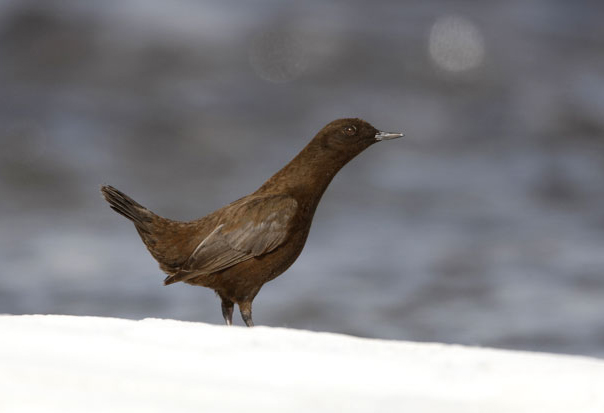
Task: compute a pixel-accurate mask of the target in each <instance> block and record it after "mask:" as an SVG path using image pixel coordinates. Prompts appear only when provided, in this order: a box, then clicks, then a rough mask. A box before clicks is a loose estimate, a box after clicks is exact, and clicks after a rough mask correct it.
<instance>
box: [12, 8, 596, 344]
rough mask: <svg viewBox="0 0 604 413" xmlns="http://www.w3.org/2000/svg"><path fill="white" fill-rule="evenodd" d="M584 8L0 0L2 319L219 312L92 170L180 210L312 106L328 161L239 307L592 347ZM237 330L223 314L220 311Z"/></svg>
mask: <svg viewBox="0 0 604 413" xmlns="http://www.w3.org/2000/svg"><path fill="white" fill-rule="evenodd" d="M603 18H604V3H602V2H596V1H593V2H589V1H578V2H563V1H536V2H524V1H493V2H483V3H476V2H465V1H444V0H442V1H433V2H429V3H425V2H424V3H421V4H420V3H419V2H378V3H375V2H337V1H334V2H297V3H294V2H281V1H272V2H271V1H266V2H249V3H244V4H242V3H240V2H239V3H232V4H231V3H229V2H219V1H201V2H198V1H192V0H190V1H188V0H179V1H164V2H160V1H151V2H150V1H136V0H127V1H124V0H121V1H117V0H114V1H103V2H92V1H88V2H82V1H37V2H36V1H24V0H14V1H1V2H0V139H1V140H0V193H1V194H2V195H1V200H0V260H1V263H2V266H1V268H0V277H1V284H0V312H2V313H13V314H22V313H60V314H90V315H102V316H117V317H126V318H143V317H161V318H178V319H183V320H195V321H204V322H211V323H221V322H222V317H221V315H220V309H219V301H218V299H217V298H216V297H214V294H213V292H212V291H209V290H206V289H203V288H193V287H190V286H185V285H175V286H171V287H169V288H168V287H163V286H162V284H161V280H162V279H163V274H162V273H160V271H159V269H158V268H157V266H156V264H155V262H154V261H153V260H152V259H151V257H150V256H149V255H148V253H147V252H146V250H145V249H144V248H143V246H142V243H141V242H140V241H139V239H138V237H137V235H136V233H135V231H134V230H133V228H132V227H131V225H129V224H128V223H127V222H126V221H124V220H123V219H122V218H121V217H120V216H118V215H116V214H114V213H113V212H112V211H111V210H110V209H109V208H108V207H107V205H106V204H105V203H104V202H103V201H102V200H101V198H100V196H99V194H98V188H99V185H100V184H102V183H110V184H112V185H114V186H117V187H118V188H120V189H122V190H123V191H125V192H127V193H129V194H130V195H132V196H133V197H134V198H135V199H137V200H138V201H139V202H141V203H143V204H144V205H146V206H148V207H150V208H152V209H153V210H155V211H156V212H157V213H160V214H162V215H165V216H168V217H171V218H174V219H192V218H197V217H199V216H202V215H204V214H206V213H208V212H211V211H212V210H214V209H215V208H217V207H219V206H221V205H223V204H225V203H227V202H230V201H232V200H234V199H236V198H238V197H240V196H242V195H244V194H246V193H248V192H251V191H253V190H255V189H256V187H257V186H259V185H260V184H261V183H262V182H263V181H264V180H265V179H266V178H267V177H268V176H270V175H271V174H272V173H273V172H275V171H276V170H277V169H278V168H280V167H281V166H282V165H283V164H284V163H286V162H287V161H288V160H289V159H290V158H291V157H293V156H294V155H295V154H296V153H297V151H298V150H300V149H301V148H302V147H303V146H304V145H305V143H306V142H307V141H308V140H309V139H310V138H311V137H312V136H313V134H314V133H316V131H318V130H319V129H320V128H321V127H322V126H323V125H324V124H326V123H327V122H329V121H330V120H332V119H334V118H337V117H342V116H359V117H362V118H364V119H366V120H368V121H370V122H371V123H373V124H374V125H375V126H377V127H378V128H382V129H384V130H391V131H399V130H402V131H404V132H405V133H406V134H407V136H408V137H407V138H406V140H404V141H403V140H398V141H393V142H387V143H382V144H379V145H375V146H374V147H372V148H370V149H369V150H368V151H367V152H366V153H364V154H362V155H361V156H360V157H359V158H358V159H355V160H354V161H353V162H352V163H351V164H350V165H348V166H347V167H346V168H344V170H343V171H342V172H341V173H340V174H339V175H338V176H337V177H336V179H335V180H334V182H333V183H332V185H331V187H330V189H329V190H328V191H327V193H326V195H325V197H324V199H323V201H322V203H321V205H320V206H319V209H318V211H317V215H316V218H315V222H314V224H313V228H312V230H311V234H310V237H309V240H308V244H307V247H306V249H305V251H304V252H303V253H302V255H301V257H300V258H299V260H298V261H297V262H296V264H294V266H293V267H292V268H291V269H290V270H289V271H288V272H287V273H286V274H284V275H283V276H281V277H280V278H278V279H276V280H275V281H273V282H271V283H269V284H267V285H266V286H265V287H264V288H263V290H262V291H261V292H260V294H259V296H258V297H257V299H256V302H255V307H254V318H255V321H256V322H257V324H265V325H271V326H289V327H293V328H306V329H312V330H325V331H334V332H343V333H350V334H355V335H360V336H367V337H380V338H393V339H406V340H422V341H443V342H448V343H465V344H478V345H485V346H497V347H504V348H515V349H529V350H541V351H553V352H564V353H578V354H588V355H596V356H604V317H603V314H604V139H603V135H604V53H603V51H604V25H602V21H603ZM237 322H239V320H237Z"/></svg>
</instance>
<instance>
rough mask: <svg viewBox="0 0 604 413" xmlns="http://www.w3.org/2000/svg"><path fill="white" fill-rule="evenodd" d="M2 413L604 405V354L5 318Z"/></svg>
mask: <svg viewBox="0 0 604 413" xmlns="http://www.w3.org/2000/svg"><path fill="white" fill-rule="evenodd" d="M0 393H1V396H0V412H31V411H34V412H62V413H64V412H129V413H131V412H237V413H241V412H250V413H251V412H305V413H306V412H313V413H314V412H382V411H386V412H423V413H425V412H464V413H468V412H480V413H484V412H490V413H494V412H514V413H519V412H531V413H534V412H547V413H553V412H564V413H568V412H573V413H583V412H594V413H596V412H597V413H602V412H604V361H602V360H598V359H590V358H586V357H574V356H562V355H553V354H540V353H526V352H515V351H503V350H493V349H485V348H471V347H462V346H452V345H444V344H427V343H410V342H396V341H382V340H370V339H360V338H354V337H349V336H343V335H337V334H328V333H314V332H308V331H298V330H289V329H281V328H267V327H255V328H253V329H247V328H243V327H230V328H229V327H223V326H213V325H207V324H200V323H190V322H181V321H173V320H156V319H146V320H142V321H132V320H123V319H112V318H99V317H74V316H42V315H34V316H0Z"/></svg>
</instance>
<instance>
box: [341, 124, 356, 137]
mask: <svg viewBox="0 0 604 413" xmlns="http://www.w3.org/2000/svg"><path fill="white" fill-rule="evenodd" d="M344 133H345V134H346V135H348V136H352V135H354V134H355V133H357V128H355V127H354V126H352V125H351V126H346V127H345V128H344Z"/></svg>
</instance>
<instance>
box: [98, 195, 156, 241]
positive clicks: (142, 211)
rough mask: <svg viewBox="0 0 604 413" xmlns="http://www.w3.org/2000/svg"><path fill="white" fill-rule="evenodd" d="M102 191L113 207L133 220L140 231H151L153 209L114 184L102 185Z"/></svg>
mask: <svg viewBox="0 0 604 413" xmlns="http://www.w3.org/2000/svg"><path fill="white" fill-rule="evenodd" d="M101 193H102V194H103V197H104V198H105V200H106V201H107V202H109V205H110V206H111V209H113V210H114V211H115V212H117V213H118V214H121V215H123V216H125V217H126V218H128V219H129V220H130V221H132V222H133V223H134V225H136V228H137V229H138V230H139V231H143V232H148V231H149V230H148V228H147V227H148V224H149V223H150V222H151V221H152V220H153V213H152V212H151V211H149V210H148V209H147V208H145V207H144V206H142V205H141V204H139V203H138V202H136V201H135V200H134V199H132V198H130V197H129V196H128V195H126V194H124V193H123V192H121V191H119V190H117V189H115V188H114V187H112V186H109V185H104V186H102V187H101Z"/></svg>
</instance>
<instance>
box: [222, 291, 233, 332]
mask: <svg viewBox="0 0 604 413" xmlns="http://www.w3.org/2000/svg"><path fill="white" fill-rule="evenodd" d="M221 299H222V316H223V317H224V322H225V323H226V325H227V326H230V325H232V324H233V306H234V305H235V304H234V303H233V302H232V301H231V300H229V299H228V298H222V297H221Z"/></svg>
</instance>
